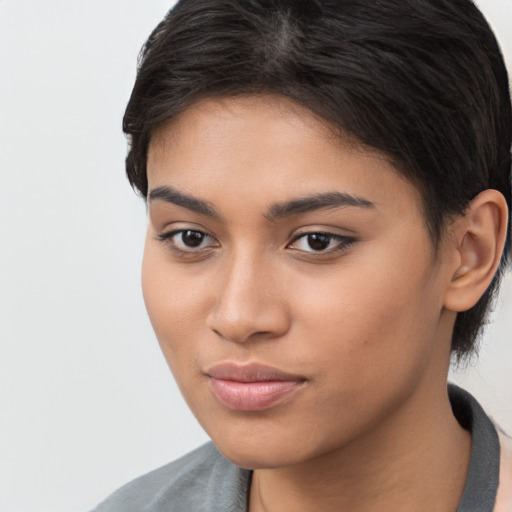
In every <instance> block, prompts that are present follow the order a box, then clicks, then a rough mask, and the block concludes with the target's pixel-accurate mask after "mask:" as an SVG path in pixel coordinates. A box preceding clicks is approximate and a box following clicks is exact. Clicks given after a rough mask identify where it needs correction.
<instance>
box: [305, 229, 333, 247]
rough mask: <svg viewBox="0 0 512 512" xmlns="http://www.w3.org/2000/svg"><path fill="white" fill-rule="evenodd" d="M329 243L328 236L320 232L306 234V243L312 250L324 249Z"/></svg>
mask: <svg viewBox="0 0 512 512" xmlns="http://www.w3.org/2000/svg"><path fill="white" fill-rule="evenodd" d="M330 243H331V239H330V237H328V236H327V235H324V234H322V233H313V234H312V235H308V236H307V244H308V246H309V247H310V248H311V249H313V250H314V251H325V249H327V248H328V247H329V244H330Z"/></svg>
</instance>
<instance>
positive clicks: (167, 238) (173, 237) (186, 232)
mask: <svg viewBox="0 0 512 512" xmlns="http://www.w3.org/2000/svg"><path fill="white" fill-rule="evenodd" d="M158 239H159V240H160V241H161V242H165V243H167V244H169V245H170V246H171V247H172V248H173V249H175V250H177V251H181V252H194V251H197V250H200V249H206V248H210V247H216V246H217V243H216V242H215V239H214V238H213V237H211V236H210V235H208V234H206V233H205V232H203V231H199V230H196V229H180V230H176V231H171V232H169V233H162V234H161V235H158Z"/></svg>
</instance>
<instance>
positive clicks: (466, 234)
mask: <svg viewBox="0 0 512 512" xmlns="http://www.w3.org/2000/svg"><path fill="white" fill-rule="evenodd" d="M508 216H509V214H508V207H507V202H506V200H505V198H504V197H503V195H502V194H501V193H500V192H498V191H497V190H484V191H483V192H481V193H480V194H479V195H478V196H477V197H476V198H475V199H473V201H471V203H470V205H469V208H468V209H467V211H466V212H465V214H464V215H463V216H461V217H460V219H458V220H457V221H456V226H455V228H454V238H453V244H454V245H453V250H454V251H456V256H457V259H456V261H457V266H456V268H455V270H454V272H453V273H452V275H451V276H450V278H451V279H450V282H449V284H448V287H447V290H446V294H445V302H444V305H445V307H446V308H447V309H449V310H451V311H457V312H461V311H467V310H468V309H470V308H472V307H473V306H474V305H475V304H476V303H477V302H478V300H479V299H480V297H481V296H482V295H483V294H484V293H485V291H486V290H487V288H488V287H489V285H490V284H491V281H492V279H493V277H494V275H495V274H496V271H497V269H498V266H499V263H500V259H501V255H502V253H503V248H504V245H505V239H506V234H507V225H508Z"/></svg>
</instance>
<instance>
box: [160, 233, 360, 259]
mask: <svg viewBox="0 0 512 512" xmlns="http://www.w3.org/2000/svg"><path fill="white" fill-rule="evenodd" d="M185 233H190V234H192V233H193V234H195V235H199V237H201V240H200V243H201V244H202V243H203V242H204V240H207V239H211V240H215V238H214V237H213V236H211V235H209V234H208V233H206V232H205V231H201V230H199V229H175V230H172V231H169V232H167V233H160V234H158V235H156V239H157V240H158V241H160V242H162V243H163V244H165V245H166V246H168V247H169V248H170V249H171V250H173V251H174V252H176V253H178V254H181V255H184V256H187V255H198V254H201V253H204V252H207V251H209V250H211V249H212V248H215V247H218V246H219V245H218V243H216V245H214V246H206V247H198V248H193V247H189V248H188V249H184V248H183V247H179V246H178V244H177V242H176V241H175V240H174V238H175V237H176V235H180V234H181V235H184V234H185ZM308 237H323V238H324V239H328V241H329V245H330V244H331V243H332V242H333V241H335V242H337V244H336V246H335V247H334V248H330V249H329V250H325V249H321V250H314V249H313V250H309V251H308V250H304V249H302V250H301V249H297V248H294V247H293V245H294V244H296V243H297V242H298V241H300V240H303V239H304V240H306V239H307V238H308ZM310 242H311V241H310ZM356 242H357V240H356V239H355V238H353V237H348V236H343V235H338V234H334V233H328V232H324V231H309V232H307V233H301V234H299V235H297V236H295V237H294V238H293V240H292V241H291V242H290V243H289V244H288V245H287V246H286V248H287V249H292V250H295V251H298V252H301V253H304V254H312V255H316V256H317V257H321V256H323V255H324V256H330V255H333V254H337V253H340V252H344V251H346V250H348V249H349V248H350V247H352V246H353V245H354V244H355V243H356Z"/></svg>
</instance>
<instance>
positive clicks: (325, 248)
mask: <svg viewBox="0 0 512 512" xmlns="http://www.w3.org/2000/svg"><path fill="white" fill-rule="evenodd" d="M353 243H354V239H353V238H350V237H346V236H341V235H334V234H332V233H304V234H303V235H299V236H298V237H297V238H295V240H293V242H292V243H291V244H290V245H289V246H288V247H289V248H291V249H296V250H298V251H304V252H309V253H331V252H336V251H338V250H343V249H346V248H347V247H348V246H349V245H351V244H353Z"/></svg>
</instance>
